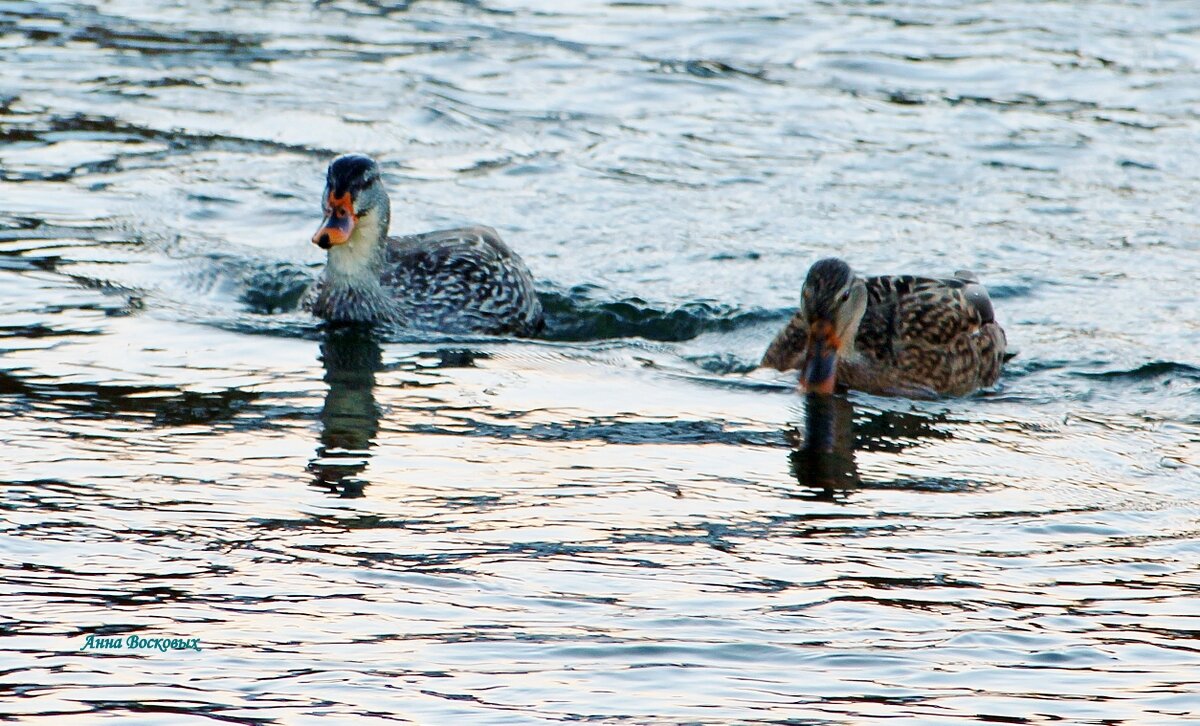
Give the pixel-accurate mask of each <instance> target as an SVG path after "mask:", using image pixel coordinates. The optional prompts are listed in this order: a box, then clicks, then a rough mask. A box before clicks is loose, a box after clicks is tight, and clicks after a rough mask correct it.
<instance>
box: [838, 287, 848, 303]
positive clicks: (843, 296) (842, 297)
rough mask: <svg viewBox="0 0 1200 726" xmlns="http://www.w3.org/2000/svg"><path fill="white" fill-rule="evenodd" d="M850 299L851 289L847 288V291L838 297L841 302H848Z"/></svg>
mask: <svg viewBox="0 0 1200 726" xmlns="http://www.w3.org/2000/svg"><path fill="white" fill-rule="evenodd" d="M849 299H850V291H849V290H847V291H846V292H843V293H842V296H841V297H839V298H838V301H839V302H846V301H847V300H849Z"/></svg>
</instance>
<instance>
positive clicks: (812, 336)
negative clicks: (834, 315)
mask: <svg viewBox="0 0 1200 726" xmlns="http://www.w3.org/2000/svg"><path fill="white" fill-rule="evenodd" d="M839 342H840V341H838V337H837V333H835V332H834V331H833V325H832V324H830V323H829V322H827V321H825V320H818V321H816V322H814V323H813V324H812V325H811V326H810V327H809V329H808V344H807V345H806V346H805V349H804V371H803V372H802V373H801V374H800V383H801V385H803V386H804V390H805V391H807V392H808V393H819V394H824V395H827V396H828V395H833V392H834V388H835V385H836V383H837V380H836V379H837V352H838V347H839Z"/></svg>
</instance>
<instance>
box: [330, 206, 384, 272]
mask: <svg viewBox="0 0 1200 726" xmlns="http://www.w3.org/2000/svg"><path fill="white" fill-rule="evenodd" d="M387 223H388V215H387V212H386V210H384V211H383V213H382V214H372V215H368V216H366V217H363V218H360V219H359V222H358V223H357V224H355V225H354V231H353V232H351V233H350V239H348V240H346V243H345V244H340V245H337V246H336V247H333V248H331V249H330V250H329V260H328V262H327V263H326V265H325V275H326V278H327V279H328V281H329V283H330V284H332V285H335V286H344V287H353V288H359V289H371V288H376V287H378V286H379V274H380V272H382V271H383V263H384V253H385V252H386V248H387Z"/></svg>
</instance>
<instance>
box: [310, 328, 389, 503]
mask: <svg viewBox="0 0 1200 726" xmlns="http://www.w3.org/2000/svg"><path fill="white" fill-rule="evenodd" d="M321 362H322V364H323V365H324V366H325V382H326V383H327V384H328V385H329V391H328V393H326V394H325V406H324V407H323V408H322V409H321V439H320V445H319V446H318V447H317V454H316V457H315V458H314V459H313V460H312V461H311V462H310V463H309V465H308V469H309V471H311V472H312V473H313V474H314V475H315V480H314V482H313V483H314V485H316V486H320V487H324V488H326V489H328V490H329V491H330V492H333V493H336V494H338V495H339V496H342V497H361V496H362V495H363V487H365V486H366V481H364V480H363V479H361V478H360V477H359V475H360V474H362V472H363V470H364V469H366V468H367V465H368V464H369V463H370V458H371V453H370V450H371V447H372V446H373V445H374V441H375V435H376V433H377V432H378V431H379V406H378V404H377V403H376V402H375V374H376V373H377V372H379V371H380V370H381V369H382V368H383V352H382V350H381V348H380V346H379V342H378V341H377V340H376V339H375V337H374V335H373V334H372V332H371V330H370V328H369V327H366V326H339V327H336V328H329V329H327V330H326V331H325V338H324V340H322V342H321Z"/></svg>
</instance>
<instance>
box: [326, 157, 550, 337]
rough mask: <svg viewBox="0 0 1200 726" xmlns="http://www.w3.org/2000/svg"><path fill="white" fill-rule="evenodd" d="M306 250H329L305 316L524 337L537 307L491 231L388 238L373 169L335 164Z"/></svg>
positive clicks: (364, 161)
mask: <svg viewBox="0 0 1200 726" xmlns="http://www.w3.org/2000/svg"><path fill="white" fill-rule="evenodd" d="M321 206H322V207H323V208H324V210H325V220H324V222H322V223H321V227H320V229H318V230H317V232H316V234H314V235H313V238H312V241H313V244H316V245H317V246H318V247H320V248H322V249H324V250H328V251H329V258H328V261H327V263H326V265H325V271H324V273H323V274H322V275H321V278H320V279H319V280H317V282H315V283H314V284H313V286H312V287H311V288H310V289H309V291H308V294H307V295H306V296H305V300H304V303H303V306H304V309H306V310H308V311H310V312H312V313H313V314H314V315H317V316H318V317H321V318H324V319H326V320H329V321H332V322H365V323H387V324H391V325H396V326H399V327H403V328H409V329H414V330H423V331H430V332H439V333H467V334H474V333H483V334H489V335H517V336H531V335H535V334H537V333H538V331H540V330H541V328H542V325H543V314H542V304H541V302H540V301H539V300H538V297H537V294H536V293H535V292H534V288H533V278H532V277H531V276H530V274H529V269H528V268H527V267H526V266H525V263H524V262H523V261H522V260H521V258H520V257H518V256H517V254H516V253H514V252H513V251H512V250H510V249H509V248H508V247H507V246H506V245H505V244H504V242H502V241H501V240H500V236H499V235H498V234H496V230H494V229H492V228H490V227H464V228H461V229H448V230H442V231H439V232H426V233H424V234H416V235H410V236H407V237H388V236H387V232H388V224H389V222H390V219H391V204H390V202H389V200H388V195H387V192H386V191H385V190H384V188H383V181H382V178H381V176H380V172H379V166H378V165H377V164H376V163H375V162H374V161H373V160H371V159H370V158H368V157H366V156H359V155H357V154H347V155H345V156H339V157H338V158H336V159H334V160H333V162H332V163H330V165H329V171H328V172H327V174H326V180H325V192H324V195H323V196H322V198H321Z"/></svg>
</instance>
